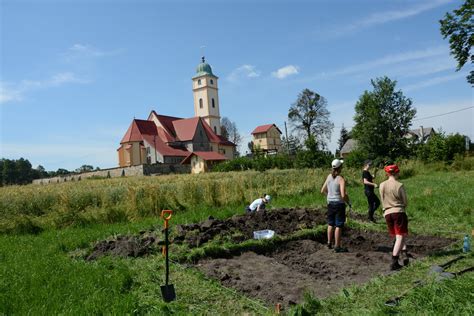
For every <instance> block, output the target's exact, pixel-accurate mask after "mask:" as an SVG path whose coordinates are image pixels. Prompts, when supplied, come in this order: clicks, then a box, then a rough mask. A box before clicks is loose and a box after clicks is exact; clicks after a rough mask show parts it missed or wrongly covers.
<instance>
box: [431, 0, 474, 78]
mask: <svg viewBox="0 0 474 316" xmlns="http://www.w3.org/2000/svg"><path fill="white" fill-rule="evenodd" d="M473 13H474V0H466V2H465V3H464V4H463V5H462V6H461V7H460V8H459V9H457V10H454V11H453V13H449V12H448V13H446V15H445V16H444V19H442V20H440V21H439V23H440V24H441V28H440V30H441V34H442V35H443V38H444V39H446V38H447V37H449V46H450V48H451V55H453V56H454V58H455V59H456V60H457V62H458V66H457V69H456V70H457V71H459V70H460V69H461V68H462V67H463V66H464V64H465V63H466V62H467V61H468V60H469V59H470V60H471V64H473V65H474V56H473V55H472V54H471V48H472V45H474V23H473V19H472V15H473ZM466 78H467V82H469V83H470V84H471V85H474V70H471V72H470V74H469V75H468V76H467V77H466Z"/></svg>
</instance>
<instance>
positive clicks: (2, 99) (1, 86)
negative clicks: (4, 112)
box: [0, 82, 22, 104]
mask: <svg viewBox="0 0 474 316" xmlns="http://www.w3.org/2000/svg"><path fill="white" fill-rule="evenodd" d="M21 99H22V96H21V91H18V90H17V89H15V88H12V87H10V86H9V85H8V84H6V83H4V82H0V104H2V103H7V102H12V101H20V100H21Z"/></svg>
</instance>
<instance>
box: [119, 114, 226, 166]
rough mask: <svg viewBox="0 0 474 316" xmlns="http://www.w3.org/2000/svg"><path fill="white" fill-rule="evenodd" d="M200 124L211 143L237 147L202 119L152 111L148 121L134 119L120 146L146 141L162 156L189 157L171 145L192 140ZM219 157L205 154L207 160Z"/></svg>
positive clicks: (219, 157)
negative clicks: (156, 122) (184, 117)
mask: <svg viewBox="0 0 474 316" xmlns="http://www.w3.org/2000/svg"><path fill="white" fill-rule="evenodd" d="M153 118H156V119H157V120H158V121H159V124H161V126H157V125H156V124H155V121H153ZM199 122H201V125H202V126H203V128H204V131H205V133H206V135H207V137H208V139H209V141H210V142H211V143H218V144H220V145H224V146H234V147H235V144H234V143H232V142H230V141H228V140H225V139H224V138H223V137H222V136H219V135H216V134H215V133H214V131H213V130H212V129H211V127H210V126H209V124H207V123H206V121H205V120H204V119H202V118H201V117H192V118H188V119H182V118H179V117H173V116H166V115H158V114H157V113H156V112H155V111H151V113H150V115H149V116H148V120H138V119H134V120H133V121H132V123H131V124H130V126H129V128H128V130H127V132H126V133H125V136H124V137H123V138H122V140H121V141H120V144H124V143H129V142H142V141H146V142H148V143H149V144H150V145H151V146H152V147H154V148H156V150H157V151H158V152H159V153H160V154H162V155H165V156H178V157H186V156H189V151H187V150H186V149H184V148H176V147H173V146H170V143H174V142H176V141H190V140H192V139H193V138H194V134H195V133H196V130H197V127H198V124H199ZM216 154H217V153H216ZM217 155H218V156H212V154H211V156H207V155H206V154H204V156H203V157H207V159H206V160H222V157H223V156H221V155H220V154H217ZM214 158H215V159H214Z"/></svg>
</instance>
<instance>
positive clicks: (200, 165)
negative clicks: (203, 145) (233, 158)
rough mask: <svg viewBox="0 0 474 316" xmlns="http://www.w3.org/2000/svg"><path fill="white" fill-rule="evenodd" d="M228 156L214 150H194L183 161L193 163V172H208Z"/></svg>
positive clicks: (183, 162)
mask: <svg viewBox="0 0 474 316" xmlns="http://www.w3.org/2000/svg"><path fill="white" fill-rule="evenodd" d="M227 159H228V158H227V157H225V156H224V155H221V154H219V153H217V152H214V151H194V152H192V153H190V154H189V155H188V156H187V157H186V158H185V159H184V160H183V161H182V162H181V163H182V164H189V163H190V164H191V173H201V172H207V171H209V170H211V169H212V167H213V166H214V165H215V164H217V163H220V162H222V161H225V160H227Z"/></svg>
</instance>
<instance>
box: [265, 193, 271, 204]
mask: <svg viewBox="0 0 474 316" xmlns="http://www.w3.org/2000/svg"><path fill="white" fill-rule="evenodd" d="M264 199H265V200H267V202H270V200H271V199H272V197H271V196H270V195H268V194H267V195H265V197H264Z"/></svg>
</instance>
